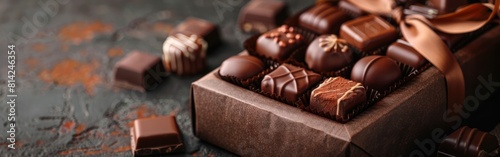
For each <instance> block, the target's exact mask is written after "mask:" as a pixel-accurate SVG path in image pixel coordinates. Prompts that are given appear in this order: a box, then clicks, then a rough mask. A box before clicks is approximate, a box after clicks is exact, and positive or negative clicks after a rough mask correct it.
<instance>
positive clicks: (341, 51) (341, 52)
mask: <svg viewBox="0 0 500 157" xmlns="http://www.w3.org/2000/svg"><path fill="white" fill-rule="evenodd" d="M352 59H353V58H352V51H351V50H350V49H349V47H348V46H347V42H346V41H345V40H343V39H339V38H338V37H337V36H336V35H333V34H331V35H321V36H319V37H317V38H316V39H314V41H313V42H312V43H311V44H310V45H309V47H308V48H307V51H306V63H307V65H308V66H309V68H311V69H313V70H315V71H318V72H332V71H335V70H339V69H341V68H342V67H345V66H347V65H348V64H349V63H351V61H352Z"/></svg>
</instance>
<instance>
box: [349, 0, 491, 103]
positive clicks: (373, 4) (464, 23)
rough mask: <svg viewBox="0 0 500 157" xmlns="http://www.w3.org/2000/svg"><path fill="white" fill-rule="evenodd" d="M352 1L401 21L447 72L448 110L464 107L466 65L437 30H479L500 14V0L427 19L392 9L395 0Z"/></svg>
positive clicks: (412, 39) (410, 39)
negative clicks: (464, 67)
mask: <svg viewBox="0 0 500 157" xmlns="http://www.w3.org/2000/svg"><path fill="white" fill-rule="evenodd" d="M348 1H349V2H351V3H352V4H354V5H356V6H357V7H359V8H360V9H362V10H364V11H366V12H369V13H372V14H378V15H385V16H391V17H393V18H394V19H395V20H396V21H398V23H399V24H400V28H401V32H402V34H403V36H404V37H405V38H406V40H408V42H409V43H410V44H411V45H412V46H413V48H415V50H417V51H418V52H419V53H420V54H421V55H422V56H424V58H426V59H427V60H428V61H429V62H430V63H431V64H432V65H434V66H435V67H436V68H437V69H438V70H439V71H440V72H441V73H442V74H443V75H444V76H445V78H446V88H447V95H448V110H449V111H452V112H454V111H456V110H454V107H455V106H457V105H460V107H463V103H464V99H465V81H464V76H463V73H462V69H461V67H460V64H459V63H458V61H457V60H456V59H455V56H454V55H453V54H452V53H451V51H450V49H449V48H448V47H447V46H446V44H444V42H443V41H442V40H441V38H440V37H439V36H438V35H437V34H436V33H435V32H434V30H438V31H440V32H444V33H448V34H462V33H468V32H472V31H475V30H478V29H480V28H481V27H483V26H484V25H486V24H487V23H488V22H490V21H491V20H492V19H493V18H494V17H495V16H496V15H495V14H496V13H497V12H498V9H499V6H500V0H495V4H494V5H492V4H471V5H469V6H466V7H464V8H461V9H459V10H457V11H456V12H454V13H450V14H446V15H440V16H437V17H436V18H433V19H427V18H425V17H424V16H422V15H409V16H404V15H403V14H402V9H401V8H396V9H395V10H393V9H392V7H393V6H394V1H393V0H348ZM389 1H391V2H392V3H391V2H389Z"/></svg>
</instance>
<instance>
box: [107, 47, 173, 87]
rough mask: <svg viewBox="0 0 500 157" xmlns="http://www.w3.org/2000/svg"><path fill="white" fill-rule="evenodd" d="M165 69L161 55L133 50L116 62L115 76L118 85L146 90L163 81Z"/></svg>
mask: <svg viewBox="0 0 500 157" xmlns="http://www.w3.org/2000/svg"><path fill="white" fill-rule="evenodd" d="M164 71H165V70H164V68H163V64H162V62H161V58H160V57H157V56H154V55H151V54H147V53H142V52H139V51H133V52H131V53H130V54H128V55H127V56H126V57H125V58H123V59H122V60H120V61H118V62H117V63H116V64H115V67H114V75H113V78H114V83H115V85H117V86H121V87H124V88H130V89H133V90H138V91H141V92H145V91H148V90H153V89H154V88H156V87H158V85H160V83H161V82H163V79H162V77H161V76H162V74H163V73H164Z"/></svg>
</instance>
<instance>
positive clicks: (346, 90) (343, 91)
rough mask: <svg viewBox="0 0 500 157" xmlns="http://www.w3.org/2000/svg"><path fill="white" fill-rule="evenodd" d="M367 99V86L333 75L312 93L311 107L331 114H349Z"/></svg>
mask: <svg viewBox="0 0 500 157" xmlns="http://www.w3.org/2000/svg"><path fill="white" fill-rule="evenodd" d="M365 100H366V91H365V87H363V85H362V84H361V83H358V82H354V81H351V80H347V79H344V78H342V77H331V78H328V79H327V80H325V81H324V82H323V83H321V84H320V85H319V86H318V88H316V89H314V90H313V91H312V93H311V101H310V103H309V107H310V108H311V109H313V110H315V111H320V112H324V113H328V114H330V115H332V116H333V115H347V114H348V112H350V111H352V109H354V108H355V107H356V106H357V105H359V104H361V103H363V102H364V101H365Z"/></svg>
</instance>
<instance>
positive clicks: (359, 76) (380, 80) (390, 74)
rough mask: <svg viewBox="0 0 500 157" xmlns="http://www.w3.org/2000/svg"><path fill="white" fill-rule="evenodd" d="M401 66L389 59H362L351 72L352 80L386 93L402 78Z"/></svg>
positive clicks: (368, 57) (377, 57) (370, 57)
mask: <svg viewBox="0 0 500 157" xmlns="http://www.w3.org/2000/svg"><path fill="white" fill-rule="evenodd" d="M401 75H402V74H401V70H400V69H399V66H398V65H397V64H396V63H395V62H394V61H393V60H392V59H390V58H389V57H385V56H377V55H374V56H367V57H364V58H361V59H360V60H359V61H358V62H356V64H355V65H354V67H353V69H352V71H351V80H353V81H356V82H360V83H362V84H363V85H365V86H368V87H370V88H373V89H375V90H378V91H384V90H386V89H388V88H389V87H390V86H391V85H393V84H394V83H395V82H396V81H397V80H399V79H400V78H401Z"/></svg>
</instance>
